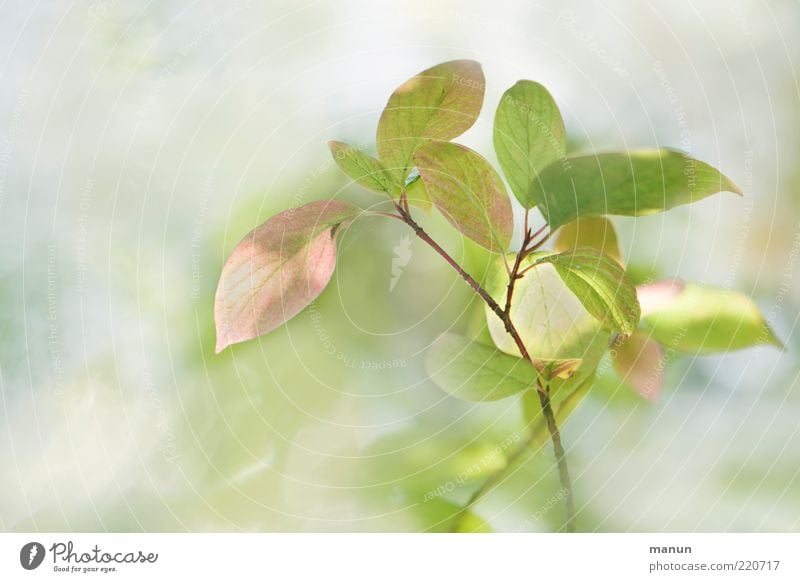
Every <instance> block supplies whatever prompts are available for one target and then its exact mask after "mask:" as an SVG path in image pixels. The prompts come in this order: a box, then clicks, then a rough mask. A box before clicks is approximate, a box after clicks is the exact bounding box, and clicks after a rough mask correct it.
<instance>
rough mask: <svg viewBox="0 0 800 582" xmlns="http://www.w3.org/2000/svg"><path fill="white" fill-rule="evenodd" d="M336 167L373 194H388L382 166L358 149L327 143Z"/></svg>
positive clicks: (343, 144) (384, 170) (387, 184)
mask: <svg viewBox="0 0 800 582" xmlns="http://www.w3.org/2000/svg"><path fill="white" fill-rule="evenodd" d="M328 147H329V148H330V150H331V155H333V159H334V161H335V162H336V165H337V166H339V168H341V170H342V171H343V172H344V173H345V174H347V175H348V176H349V177H350V178H352V179H353V180H355V181H356V182H358V183H359V184H361V185H362V186H364V187H365V188H368V189H369V190H372V191H373V192H389V175H388V174H387V173H386V169H385V168H384V167H383V164H382V163H380V162H379V161H378V160H376V159H375V158H373V157H372V156H370V155H367V154H365V153H364V152H362V151H359V149H358V148H356V147H354V146H351V145H348V144H346V143H343V142H340V141H333V140H331V141H329V142H328Z"/></svg>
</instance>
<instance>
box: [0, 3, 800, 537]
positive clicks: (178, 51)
mask: <svg viewBox="0 0 800 582" xmlns="http://www.w3.org/2000/svg"><path fill="white" fill-rule="evenodd" d="M454 58H472V59H476V60H478V61H480V62H481V63H482V64H483V65H484V71H485V73H486V77H487V95H486V104H485V106H484V110H483V113H482V116H481V119H480V120H479V122H478V123H477V124H476V126H475V127H474V128H473V129H471V130H470V131H469V132H468V133H467V134H465V135H464V136H463V137H462V138H459V140H458V141H461V142H462V143H465V144H467V145H469V146H471V147H473V148H476V149H478V150H479V151H481V152H482V153H484V155H486V156H487V157H489V158H490V159H494V158H493V154H492V151H491V147H490V146H491V139H490V136H491V122H492V117H493V110H494V107H495V105H496V103H497V101H498V99H499V97H500V95H501V94H502V92H503V91H504V90H505V89H506V88H507V87H508V86H510V85H511V84H512V83H513V82H514V81H516V80H517V79H520V78H529V79H534V80H537V81H540V82H542V83H544V84H545V85H546V86H547V87H548V88H550V90H551V92H552V93H553V94H554V96H555V98H556V100H557V102H558V103H559V104H560V106H561V108H562V112H563V115H564V117H565V120H566V124H567V128H568V131H569V133H570V136H571V147H572V148H573V150H575V151H578V150H590V149H592V148H596V149H598V150H604V149H607V150H614V149H617V150H618V149H623V148H626V147H636V146H651V145H655V144H658V145H664V146H672V147H678V148H681V149H684V150H686V151H689V152H691V153H692V154H693V155H695V156H697V157H699V158H700V159H703V160H705V161H707V162H710V163H712V164H713V165H716V166H717V167H720V168H721V169H722V170H723V171H724V172H725V173H726V174H728V175H729V176H731V177H732V178H733V179H734V180H735V181H736V182H738V183H739V184H740V185H742V187H743V188H744V189H745V190H746V193H747V195H746V196H745V197H744V198H741V199H740V198H737V197H735V196H733V195H730V194H726V195H719V196H714V197H711V198H709V199H707V200H705V201H703V202H702V203H699V204H695V205H693V206H691V207H681V208H678V209H675V210H673V211H670V212H668V213H665V214H661V215H657V216H652V217H648V218H645V219H639V220H633V219H622V218H615V219H614V222H615V225H616V226H617V228H618V231H619V233H620V236H621V239H622V242H623V247H624V252H625V254H626V256H627V258H628V262H629V264H630V266H631V269H632V270H633V271H635V272H636V273H639V274H640V275H641V276H656V277H669V276H680V277H682V278H684V279H686V280H691V281H700V282H704V283H709V284H714V285H718V286H723V287H729V288H734V289H739V290H742V291H744V292H745V293H747V294H749V295H751V296H752V297H753V298H754V300H755V301H756V302H757V303H758V304H759V305H760V306H761V307H762V309H763V310H764V312H765V314H766V315H767V318H768V320H769V322H770V324H771V325H772V326H773V327H774V328H775V329H776V331H777V333H778V335H779V336H780V337H781V338H783V339H784V340H785V342H786V345H787V349H786V351H785V352H780V351H779V350H776V349H771V348H757V349H749V350H744V351H740V352H736V353H731V354H727V355H723V356H714V357H703V358H694V357H675V358H673V359H671V360H670V361H669V363H668V367H667V375H666V382H665V388H664V391H663V394H662V395H661V398H660V399H659V400H658V401H657V402H655V403H649V402H645V401H643V400H641V399H640V398H639V397H638V396H637V395H636V394H634V393H633V391H631V390H630V389H629V388H627V387H626V386H624V385H621V383H620V381H619V379H618V378H616V377H615V376H614V375H613V372H612V371H610V370H609V368H608V366H605V367H604V370H605V372H604V374H603V375H602V377H601V378H600V380H599V381H598V384H597V386H596V387H595V388H594V389H593V390H592V392H591V393H590V395H589V396H588V397H587V398H586V399H585V400H584V401H583V402H582V403H581V405H580V407H579V408H578V409H577V410H576V412H575V413H574V414H573V415H572V416H571V417H570V418H569V419H568V420H567V421H566V423H565V424H564V427H563V433H564V438H565V441H566V443H567V445H568V455H569V460H570V463H571V466H572V472H573V476H574V479H575V482H576V484H575V487H576V496H577V502H578V507H579V510H580V528H581V529H582V530H585V531H780V532H782V531H797V530H800V420H799V419H800V382H799V381H798V370H799V369H800V368H799V367H798V365H799V364H800V360H798V355H799V354H800V342H799V341H798V339H797V338H798V334H797V333H795V329H796V325H797V313H798V307H799V306H800V305H799V304H800V265H799V264H798V260H800V212H798V210H800V196H799V195H798V187H800V164H798V163H797V160H798V154H799V152H798V149H799V146H800V80H799V79H798V71H797V70H796V68H795V67H796V65H800V4H798V2H797V1H796V0H770V1H766V0H678V1H674V2H650V1H641V2H624V1H618V0H617V1H611V2H600V1H599V0H598V1H588V2H575V1H567V2H564V1H562V0H558V1H556V0H552V1H551V0H537V1H522V0H514V1H501V0H497V1H494V2H481V1H478V0H458V1H455V0H454V1H443V2H431V1H430V0H427V1H419V0H408V1H405V2H392V3H384V2H375V1H373V0H363V1H357V0H356V1H354V0H347V1H345V2H331V1H317V2H307V1H299V2H298V1H288V0H287V1H274V0H270V1H268V2H256V1H252V2H247V1H243V0H238V1H233V2H229V1H224V0H220V1H207V0H198V1H183V2H177V1H159V2H136V3H131V2H121V1H118V0H94V1H91V0H75V1H70V2H55V1H46V0H42V1H35V2H33V1H24V0H8V1H6V2H4V3H2V4H0V256H2V260H1V261H0V322H2V323H1V324H0V390H1V392H0V394H2V399H0V422H1V423H2V430H0V530H4V531H92V530H99V531H106V530H108V531H156V530H158V531H186V530H190V531H242V530H245V531H437V530H441V529H443V528H446V527H447V523H448V518H449V517H450V516H452V514H453V511H454V508H455V507H456V506H457V504H458V503H461V502H463V501H464V500H465V499H466V497H467V496H468V495H469V494H470V492H471V491H472V490H474V488H475V487H477V486H478V485H479V484H480V483H481V481H482V479H483V478H484V477H485V475H486V474H487V473H488V472H491V471H492V470H494V469H496V468H498V467H501V466H502V465H503V463H504V460H503V458H504V453H505V452H506V451H507V449H508V443H512V442H516V440H518V439H519V438H520V435H521V434H522V431H523V429H524V425H523V419H522V415H521V412H520V403H519V401H518V400H517V399H514V398H512V399H509V400H503V401H500V402H496V403H491V404H481V405H476V404H470V403H466V402H461V401H458V400H455V399H453V398H451V397H449V396H447V395H445V394H444V393H443V392H442V391H441V390H440V389H439V388H437V386H436V385H434V384H433V383H432V382H431V381H430V380H429V379H427V377H426V374H425V371H424V367H423V358H424V354H425V350H426V348H427V346H429V345H430V343H431V342H432V341H433V340H434V339H435V338H436V337H437V336H438V335H439V334H441V333H443V332H445V331H448V330H453V329H455V330H462V329H467V328H470V326H473V327H474V326H475V325H479V322H480V317H481V313H480V310H479V309H476V308H477V307H478V306H477V303H475V301H474V300H473V298H472V297H471V295H470V291H469V289H468V288H467V287H466V286H465V285H464V284H463V283H462V282H461V281H460V280H459V279H457V277H456V276H455V275H454V273H453V272H452V271H451V270H449V269H448V268H447V267H446V266H445V265H444V264H442V263H441V261H440V260H439V259H438V257H437V256H436V255H435V254H433V253H432V252H431V251H430V250H429V249H428V248H427V247H425V246H424V245H423V244H422V243H421V242H420V241H417V240H413V238H411V237H410V236H409V235H410V232H409V231H407V230H405V229H404V227H403V225H401V224H399V223H396V224H395V223H394V222H393V221H381V220H379V219H364V220H360V221H358V222H356V223H355V224H354V225H352V226H351V227H350V228H348V229H347V231H346V232H345V233H343V236H342V237H341V241H340V252H339V266H338V268H337V271H336V273H335V275H334V279H333V280H332V282H331V285H330V286H329V288H328V289H327V290H326V292H325V293H324V294H323V295H322V297H321V298H320V299H319V300H318V301H316V302H315V303H314V305H313V306H312V307H311V308H310V309H309V310H306V311H305V312H303V313H302V314H301V315H300V316H298V317H297V318H296V319H295V320H293V321H292V322H291V323H290V324H289V325H288V326H287V327H286V328H285V329H281V330H278V331H276V332H274V333H272V334H270V335H269V336H267V337H264V338H261V339H259V340H256V341H252V342H248V343H246V344H242V345H239V346H236V347H234V348H233V349H230V350H226V351H225V352H224V353H222V354H221V355H214V353H213V347H214V329H213V317H212V311H213V297H214V291H215V287H216V281H217V277H218V275H219V272H220V270H221V267H222V264H223V262H224V259H225V257H226V256H227V254H228V253H230V251H231V250H232V248H233V247H234V245H235V244H236V242H237V241H238V240H240V239H241V238H242V237H243V236H244V235H245V234H246V233H247V232H248V231H249V230H250V229H251V228H252V227H254V226H255V225H257V224H258V223H259V222H260V221H262V220H264V219H266V218H267V217H269V216H270V215H272V214H274V213H276V212H277V211H279V210H282V209H285V208H287V207H289V206H293V205H297V204H301V203H305V202H308V201H311V200H314V199H318V198H328V197H341V198H343V199H347V200H349V201H351V202H355V203H357V204H360V205H363V206H364V207H368V206H370V205H374V204H376V203H378V202H379V199H378V198H377V197H375V196H373V195H371V194H368V193H366V192H364V191H363V190H361V189H359V188H358V187H356V186H354V185H352V184H349V183H348V181H347V180H346V179H345V178H344V177H343V176H342V175H341V174H340V173H339V172H338V171H337V169H336V168H335V167H333V165H332V163H331V162H330V160H329V154H328V151H327V148H326V147H325V145H324V142H325V140H327V139H332V138H335V139H340V140H344V141H350V142H352V143H355V144H365V145H366V146H367V148H368V149H369V148H370V147H371V144H372V143H373V141H374V131H375V126H376V123H377V119H378V116H379V114H380V110H381V109H382V107H383V105H384V104H385V101H386V98H387V97H388V95H389V93H390V92H391V91H392V89H393V88H394V87H396V86H397V85H398V84H399V83H401V82H402V81H403V80H405V79H406V78H408V77H409V76H411V75H413V74H415V73H416V72H418V71H420V70H422V69H424V68H427V67H428V66H431V65H433V64H436V63H438V62H441V61H445V60H450V59H454ZM421 220H422V221H423V222H424V224H425V225H426V227H427V228H429V229H430V231H431V232H432V233H433V234H434V235H435V236H436V237H437V238H438V239H439V240H441V241H442V243H443V244H444V245H445V246H446V247H447V248H448V249H450V250H451V251H452V252H453V253H454V254H455V255H457V256H458V257H459V258H460V259H461V260H463V261H464V263H465V264H466V265H467V266H468V267H469V268H470V269H472V270H473V271H474V272H476V273H477V274H480V273H481V272H482V268H483V267H484V266H485V260H486V257H485V256H483V255H481V253H480V252H479V251H476V249H475V248H473V247H470V246H466V245H465V243H463V241H462V240H461V239H460V238H459V237H458V236H456V235H455V234H454V232H453V231H452V230H451V229H449V228H448V227H447V225H446V224H445V223H444V221H443V220H442V219H441V218H440V217H437V216H431V217H426V216H424V215H422V217H421ZM393 260H397V261H398V262H399V263H400V264H401V269H400V270H401V275H400V276H399V277H397V278H395V279H394V280H393V276H392V263H393ZM476 318H477V319H476ZM476 321H477V323H476ZM558 487H559V486H558V480H557V478H556V475H555V472H554V469H553V460H552V455H551V452H550V449H549V448H544V449H543V450H538V451H533V452H532V453H531V454H530V455H529V456H528V457H526V458H525V460H524V462H522V463H520V464H519V465H517V466H515V467H514V468H513V469H512V470H511V471H509V473H508V475H507V477H506V478H504V479H502V480H501V482H500V483H499V484H498V486H497V488H496V489H495V490H493V491H492V492H491V493H490V494H489V495H487V496H486V497H485V498H484V500H483V501H482V502H481V503H480V504H479V505H478V506H477V508H476V512H475V513H476V516H477V517H479V518H480V519H481V520H482V522H481V523H479V522H477V521H475V522H474V523H475V524H476V525H475V527H476V528H481V529H482V528H491V529H493V530H496V531H548V530H553V529H556V528H557V527H558V526H559V525H560V523H561V520H562V510H561V507H560V503H559V502H558V499H559V494H558Z"/></svg>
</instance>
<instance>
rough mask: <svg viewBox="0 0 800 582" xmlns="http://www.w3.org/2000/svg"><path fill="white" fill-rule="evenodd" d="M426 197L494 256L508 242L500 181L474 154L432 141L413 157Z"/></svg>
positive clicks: (507, 208) (510, 224) (509, 226)
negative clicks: (426, 193)
mask: <svg viewBox="0 0 800 582" xmlns="http://www.w3.org/2000/svg"><path fill="white" fill-rule="evenodd" d="M414 163H415V164H416V166H417V168H418V170H419V173H420V176H422V180H423V181H424V182H425V187H426V188H427V191H428V195H429V196H430V198H431V201H432V202H433V203H434V204H435V205H436V207H437V208H438V209H439V210H441V211H442V213H443V214H444V216H445V218H446V219H447V220H448V221H449V222H450V223H451V224H452V225H453V226H455V227H456V228H457V229H458V230H459V231H461V233H462V234H464V235H465V236H467V237H469V238H471V239H472V240H474V241H475V242H476V243H478V244H479V245H481V246H483V247H485V248H487V249H489V250H490V251H493V252H496V253H502V252H505V251H506V249H507V248H508V245H509V243H510V242H511V234H512V232H513V229H514V216H513V214H512V210H511V201H510V200H509V198H508V193H507V192H506V189H505V186H504V185H503V181H502V180H501V179H500V176H498V175H497V172H495V170H494V168H492V166H491V165H490V164H489V162H487V161H486V160H485V159H484V158H482V157H481V156H480V155H479V154H477V153H476V152H474V151H472V150H470V149H469V148H467V147H464V146H462V145H458V144H454V143H448V142H436V143H431V144H428V145H427V146H425V147H424V148H422V149H420V150H419V151H417V153H416V154H415V155H414Z"/></svg>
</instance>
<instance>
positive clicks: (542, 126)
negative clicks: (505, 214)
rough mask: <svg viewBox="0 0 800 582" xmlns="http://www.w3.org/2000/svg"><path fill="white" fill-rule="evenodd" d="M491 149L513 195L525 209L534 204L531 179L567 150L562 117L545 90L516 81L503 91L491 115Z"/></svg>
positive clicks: (536, 85)
mask: <svg viewBox="0 0 800 582" xmlns="http://www.w3.org/2000/svg"><path fill="white" fill-rule="evenodd" d="M494 150H495V152H496V153H497V161H498V162H500V167H501V168H503V173H504V174H505V176H506V179H507V180H508V183H509V185H510V186H511V191H512V192H513V193H514V196H516V197H517V200H519V201H520V203H522V205H523V206H524V207H525V208H531V207H533V206H535V205H536V201H535V200H533V199H532V198H531V184H532V183H533V180H534V178H535V177H536V175H537V173H538V172H540V171H541V170H542V169H544V168H545V167H547V166H548V165H549V164H551V163H553V162H556V161H557V160H559V159H561V158H563V157H564V155H565V154H566V151H567V140H566V132H565V130H564V120H563V119H561V113H560V112H559V110H558V106H556V103H555V101H554V100H553V97H552V96H551V95H550V93H549V92H548V91H547V89H545V88H544V87H543V86H542V85H540V84H539V83H535V82H534V81H518V82H517V83H516V84H515V85H514V86H513V87H511V88H510V89H508V90H507V91H506V92H505V93H504V94H503V97H502V98H501V99H500V104H499V105H498V106H497V112H496V113H495V116H494Z"/></svg>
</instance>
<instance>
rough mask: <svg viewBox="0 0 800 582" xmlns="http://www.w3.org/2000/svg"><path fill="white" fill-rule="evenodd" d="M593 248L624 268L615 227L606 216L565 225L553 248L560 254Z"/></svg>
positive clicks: (581, 219)
mask: <svg viewBox="0 0 800 582" xmlns="http://www.w3.org/2000/svg"><path fill="white" fill-rule="evenodd" d="M578 247H591V248H593V249H596V250H597V251H598V252H600V253H602V254H604V255H607V256H609V257H611V258H612V259H614V260H615V261H617V262H618V263H619V264H620V265H622V266H624V263H623V261H622V253H621V252H620V251H619V242H618V241H617V233H616V231H615V230H614V225H613V224H612V223H611V221H610V220H609V219H608V218H605V217H604V216H595V217H591V218H579V219H578V220H575V221H574V222H570V223H569V224H565V225H564V226H562V227H561V228H560V229H559V231H558V237H557V238H556V242H555V244H554V245H553V248H554V249H555V250H556V251H558V252H564V251H568V250H570V249H577V248H578Z"/></svg>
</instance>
